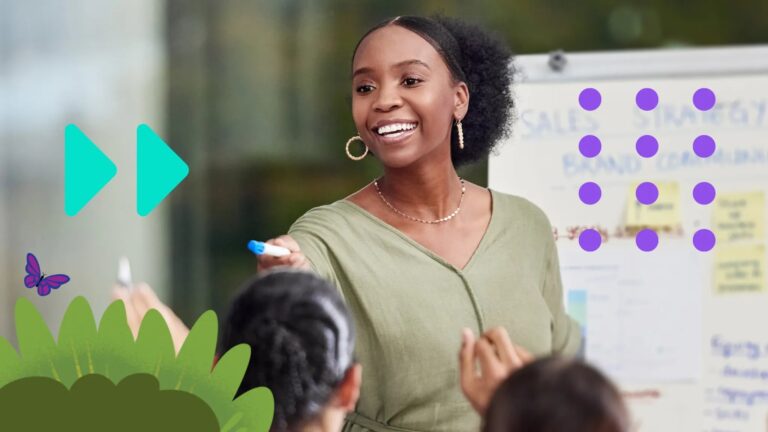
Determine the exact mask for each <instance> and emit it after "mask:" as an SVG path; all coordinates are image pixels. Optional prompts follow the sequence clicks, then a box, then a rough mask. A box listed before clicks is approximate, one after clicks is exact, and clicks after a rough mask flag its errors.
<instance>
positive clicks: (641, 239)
mask: <svg viewBox="0 0 768 432" xmlns="http://www.w3.org/2000/svg"><path fill="white" fill-rule="evenodd" d="M635 243H636V244H637V247H638V249H640V250H641V251H643V252H650V251H652V250H654V249H656V246H658V245H659V236H658V235H657V234H656V231H654V230H650V229H644V230H641V231H640V232H638V233H637V236H636V237H635Z"/></svg>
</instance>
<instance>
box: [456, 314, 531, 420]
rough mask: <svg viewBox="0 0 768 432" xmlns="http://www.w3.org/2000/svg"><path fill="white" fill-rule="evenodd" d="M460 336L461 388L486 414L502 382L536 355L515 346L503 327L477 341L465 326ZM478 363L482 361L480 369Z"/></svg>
mask: <svg viewBox="0 0 768 432" xmlns="http://www.w3.org/2000/svg"><path fill="white" fill-rule="evenodd" d="M461 339H462V343H461V350H460V351H459V373H460V375H461V380H460V381H461V391H462V392H464V396H465V397H466V398H467V400H468V401H469V403H470V404H472V407H473V408H474V409H475V411H477V412H478V413H479V414H480V415H483V414H484V413H485V410H486V408H487V407H488V403H489V402H490V401H491V397H492V396H493V393H494V392H495V391H496V388H497V387H498V386H499V385H500V384H501V382H502V381H504V379H506V378H507V377H508V376H509V375H510V374H511V373H512V372H514V371H515V370H517V369H519V368H521V367H522V366H524V365H525V364H527V363H529V362H531V361H533V356H532V355H531V354H530V353H529V352H528V351H526V350H525V349H523V348H522V347H520V346H516V345H514V344H513V343H512V341H511V340H510V339H509V334H508V333H507V330H506V329H504V328H503V327H496V328H493V329H491V330H488V331H487V332H485V334H483V335H482V336H480V339H478V340H475V335H474V334H473V333H472V331H471V330H469V329H464V331H463V332H462V335H461ZM477 363H479V364H480V368H479V370H478V368H477V367H476V364H477ZM478 372H479V373H478Z"/></svg>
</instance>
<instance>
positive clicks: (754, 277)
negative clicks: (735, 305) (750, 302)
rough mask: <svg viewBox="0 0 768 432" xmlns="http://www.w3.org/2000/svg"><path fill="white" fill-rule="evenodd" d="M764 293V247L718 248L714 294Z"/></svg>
mask: <svg viewBox="0 0 768 432" xmlns="http://www.w3.org/2000/svg"><path fill="white" fill-rule="evenodd" d="M764 291H765V245H763V244H759V245H744V246H725V247H718V248H717V252H716V255H715V292H717V293H719V294H728V293H737V292H752V293H757V292H764Z"/></svg>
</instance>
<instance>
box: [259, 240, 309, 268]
mask: <svg viewBox="0 0 768 432" xmlns="http://www.w3.org/2000/svg"><path fill="white" fill-rule="evenodd" d="M264 243H267V244H270V245H273V246H282V247H284V248H286V249H288V250H289V251H291V254H290V255H286V256H283V257H275V256H271V255H267V254H264V255H259V256H258V258H257V262H258V263H257V266H256V269H257V270H258V271H259V272H260V271H262V270H267V269H269V268H272V267H276V266H290V267H294V268H300V269H304V270H311V269H312V268H311V267H310V266H309V261H307V258H306V257H305V256H304V254H303V253H301V248H299V244H298V243H296V240H294V239H293V238H292V237H291V236H289V235H282V236H280V237H278V238H274V239H269V240H267V241H266V242H264Z"/></svg>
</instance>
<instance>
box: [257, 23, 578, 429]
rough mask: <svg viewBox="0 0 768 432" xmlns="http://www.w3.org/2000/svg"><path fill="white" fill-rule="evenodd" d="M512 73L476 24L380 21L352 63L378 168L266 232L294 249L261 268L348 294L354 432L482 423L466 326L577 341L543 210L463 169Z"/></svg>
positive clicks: (482, 142) (546, 347)
mask: <svg viewBox="0 0 768 432" xmlns="http://www.w3.org/2000/svg"><path fill="white" fill-rule="evenodd" d="M512 73H513V70H512V67H511V54H510V52H509V50H508V49H507V48H506V47H505V46H504V45H503V44H502V43H501V42H499V41H498V40H496V39H495V38H493V37H491V36H489V35H488V34H487V33H485V32H484V31H483V30H482V29H480V28H478V27H475V26H472V25H469V24H466V23H463V22H460V21H456V20H451V19H446V18H435V19H432V18H423V17H398V18H395V19H391V20H387V21H385V22H383V23H381V24H379V25H377V26H375V27H374V28H373V29H371V30H370V31H369V32H368V33H366V34H365V35H364V36H363V37H362V39H361V40H360V42H359V44H358V46H357V47H356V49H355V51H354V54H353V58H352V70H351V74H352V83H351V84H352V85H351V90H352V117H353V118H354V122H355V126H356V127H357V132H358V133H357V135H356V136H355V137H353V139H359V140H361V141H362V142H363V143H364V144H365V147H366V151H365V153H363V156H364V155H366V154H367V153H368V152H370V153H372V154H373V155H375V157H376V159H377V160H378V161H379V162H380V163H381V166H382V169H383V171H384V175H383V176H382V177H380V178H378V179H375V180H373V181H371V183H370V184H368V185H366V186H364V187H363V188H362V189H360V190H359V191H357V192H355V193H353V194H352V195H350V196H348V197H346V198H344V199H341V200H338V201H336V202H334V203H332V204H328V205H325V206H321V207H317V208H314V209H312V210H310V211H308V212H307V213H306V214H305V215H303V216H302V217H301V218H299V219H298V220H297V221H296V222H295V223H294V224H293V225H292V226H291V228H290V229H289V235H286V236H281V237H279V238H276V239H272V240H270V241H268V243H271V244H275V245H280V246H284V247H287V248H288V249H290V250H291V251H292V253H291V254H290V255H288V256H284V257H269V256H266V255H262V256H261V257H259V268H260V269H265V268H269V267H272V266H276V265H292V266H295V267H304V268H310V269H312V270H314V271H316V272H317V273H319V274H320V275H322V276H324V277H326V278H328V279H329V280H331V281H332V282H333V283H334V284H335V285H336V286H337V288H338V289H339V290H340V292H341V293H342V295H343V296H344V299H345V301H346V302H347V304H348V306H349V308H350V310H351V312H352V314H353V316H354V319H355V320H356V323H357V326H358V329H359V333H358V341H357V348H356V355H357V357H358V359H359V360H360V363H361V364H362V366H363V383H362V388H361V394H360V400H359V403H358V404H357V407H356V410H355V412H354V413H352V414H351V415H350V416H349V417H348V418H347V422H346V426H345V430H347V431H355V432H360V431H375V432H380V431H438V430H439V431H471V430H477V429H478V427H479V423H480V422H479V418H478V416H477V414H475V412H474V411H473V409H472V407H471V406H470V404H469V403H468V402H467V401H466V400H465V399H464V398H463V397H462V393H461V390H460V386H459V379H458V376H459V374H458V367H459V366H458V358H457V356H456V352H457V351H458V349H459V344H460V340H461V338H460V335H461V331H462V329H463V328H470V329H473V330H474V331H477V332H479V333H483V332H485V331H486V330H488V329H490V328H492V327H497V326H501V327H504V328H505V329H507V331H508V333H509V334H510V336H511V338H512V340H513V342H514V343H515V344H518V345H520V346H522V347H523V348H525V349H526V350H528V351H530V352H532V353H533V354H535V355H547V354H551V353H574V352H576V351H577V349H578V347H579V341H580V332H579V330H578V327H577V325H576V324H575V323H574V322H573V321H572V320H571V319H570V318H569V317H568V316H567V315H566V314H565V311H564V308H563V299H562V297H563V295H562V286H561V281H560V273H559V265H558V259H557V250H556V248H555V243H554V240H553V237H552V231H551V227H550V224H549V221H548V219H547V217H546V216H545V215H544V214H543V213H542V212H541V210H539V209H538V208H537V207H536V206H534V205H533V204H532V203H530V202H528V201H527V200H525V199H523V198H520V197H516V196H512V195H507V194H503V193H500V192H496V191H493V190H489V189H486V188H483V187H480V186H477V185H475V184H472V183H469V182H466V181H465V180H463V179H461V178H459V177H458V175H457V173H456V167H457V166H460V165H462V164H465V163H469V162H472V161H476V160H480V159H483V158H485V157H487V155H488V154H489V152H490V151H491V150H492V149H493V147H494V146H495V145H496V144H497V143H498V142H499V140H500V138H502V137H503V136H505V135H506V134H507V133H508V132H509V127H510V122H511V114H512V106H513V99H512V95H511V89H510V87H511V84H512ZM348 144H349V143H348ZM348 147H349V145H348ZM347 152H348V154H349V155H350V157H351V158H353V159H358V158H357V157H353V155H351V154H350V153H349V148H347Z"/></svg>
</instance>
